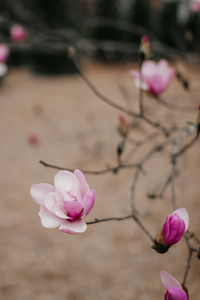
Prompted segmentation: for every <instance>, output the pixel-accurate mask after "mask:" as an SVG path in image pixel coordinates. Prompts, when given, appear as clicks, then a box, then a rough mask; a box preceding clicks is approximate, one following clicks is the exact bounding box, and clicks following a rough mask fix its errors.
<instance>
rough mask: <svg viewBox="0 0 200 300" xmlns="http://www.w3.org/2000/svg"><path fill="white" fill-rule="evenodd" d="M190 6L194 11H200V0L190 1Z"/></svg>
mask: <svg viewBox="0 0 200 300" xmlns="http://www.w3.org/2000/svg"><path fill="white" fill-rule="evenodd" d="M190 8H191V10H193V11H196V12H200V0H192V1H191V3H190Z"/></svg>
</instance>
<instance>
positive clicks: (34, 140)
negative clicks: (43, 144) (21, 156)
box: [27, 132, 39, 145]
mask: <svg viewBox="0 0 200 300" xmlns="http://www.w3.org/2000/svg"><path fill="white" fill-rule="evenodd" d="M27 138H28V141H29V143H30V144H34V145H37V144H38V143H39V138H38V135H37V134H36V133H33V132H32V133H29V134H28V136H27Z"/></svg>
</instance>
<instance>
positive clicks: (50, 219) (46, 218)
mask: <svg viewBox="0 0 200 300" xmlns="http://www.w3.org/2000/svg"><path fill="white" fill-rule="evenodd" d="M38 215H39V217H40V220H41V223H42V226H44V227H45V228H56V227H58V226H60V225H61V224H62V223H63V222H64V220H63V219H60V218H58V217H57V216H56V215H55V214H54V213H52V212H50V211H49V210H48V209H47V208H46V206H45V205H41V207H40V211H39V213H38Z"/></svg>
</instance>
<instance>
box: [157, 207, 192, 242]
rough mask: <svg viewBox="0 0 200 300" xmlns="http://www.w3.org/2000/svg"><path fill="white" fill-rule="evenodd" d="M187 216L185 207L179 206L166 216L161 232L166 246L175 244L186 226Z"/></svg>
mask: <svg viewBox="0 0 200 300" xmlns="http://www.w3.org/2000/svg"><path fill="white" fill-rule="evenodd" d="M188 224H189V217H188V214H187V211H186V209H185V208H179V209H177V210H175V211H174V212H173V214H171V215H169V216H167V219H166V221H165V224H164V226H163V232H164V235H165V238H166V242H167V245H168V246H172V245H174V244H176V243H177V242H178V241H179V240H180V239H181V238H182V236H183V235H184V233H185V231H186V230H187V228H188Z"/></svg>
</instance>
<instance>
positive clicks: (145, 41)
mask: <svg viewBox="0 0 200 300" xmlns="http://www.w3.org/2000/svg"><path fill="white" fill-rule="evenodd" d="M142 42H143V43H148V42H149V39H148V37H147V36H146V35H144V36H143V37H142Z"/></svg>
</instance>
